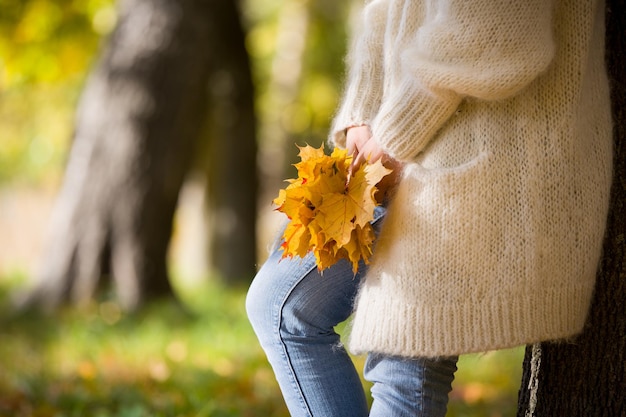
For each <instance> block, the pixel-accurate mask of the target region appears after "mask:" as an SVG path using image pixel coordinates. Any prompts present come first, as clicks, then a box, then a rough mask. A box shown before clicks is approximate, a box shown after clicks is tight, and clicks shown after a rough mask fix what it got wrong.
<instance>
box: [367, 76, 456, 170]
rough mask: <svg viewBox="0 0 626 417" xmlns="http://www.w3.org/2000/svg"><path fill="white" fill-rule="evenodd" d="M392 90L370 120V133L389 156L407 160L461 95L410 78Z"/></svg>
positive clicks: (426, 142)
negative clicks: (390, 95) (423, 84)
mask: <svg viewBox="0 0 626 417" xmlns="http://www.w3.org/2000/svg"><path fill="white" fill-rule="evenodd" d="M394 91H396V92H397V93H395V96H392V97H389V98H388V99H386V100H385V101H384V103H383V105H382V106H381V108H380V110H379V112H378V114H377V116H376V118H375V119H374V120H373V121H372V125H371V129H372V134H373V137H374V138H375V139H376V140H377V141H378V142H379V143H380V145H381V147H382V148H383V149H384V150H385V151H386V152H387V153H388V154H389V155H390V156H392V157H393V158H395V159H397V160H399V161H404V162H410V161H412V160H414V159H415V157H416V156H417V155H418V154H419V153H420V152H421V151H422V150H423V149H424V148H425V147H426V146H427V145H428V143H429V142H430V140H431V139H432V138H433V136H434V135H435V134H436V133H437V131H438V130H439V129H440V128H441V126H443V124H444V123H445V122H446V121H447V120H448V119H449V118H450V116H452V115H453V114H454V112H455V111H456V109H457V107H458V106H459V104H460V103H461V100H462V98H461V96H460V95H458V94H456V93H455V92H453V91H449V90H438V91H432V90H426V89H424V88H423V87H422V86H420V85H419V84H416V83H415V82H414V81H411V80H407V81H405V82H404V84H403V85H401V86H399V87H398V88H396V89H394Z"/></svg>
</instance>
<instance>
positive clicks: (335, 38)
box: [0, 0, 524, 417]
mask: <svg viewBox="0 0 626 417" xmlns="http://www.w3.org/2000/svg"><path fill="white" fill-rule="evenodd" d="M356 3H358V2H337V1H335V0H317V1H306V0H246V1H244V2H242V3H241V4H240V6H241V7H240V17H241V21H242V23H243V27H244V28H245V32H246V37H245V47H246V51H247V53H248V56H249V58H250V63H251V69H252V76H253V84H254V108H255V113H256V119H257V139H256V144H257V146H258V154H257V162H258V171H257V172H258V176H257V178H254V179H253V180H255V181H258V185H259V193H258V205H257V207H256V208H254V207H251V209H253V210H254V214H255V219H256V238H254V239H255V246H256V254H255V256H256V264H257V265H258V264H260V263H261V262H262V261H263V260H264V258H265V256H266V253H267V244H268V242H269V241H270V240H271V238H272V236H273V234H274V232H275V230H276V228H277V225H278V224H279V223H280V221H281V219H282V217H281V215H280V214H278V213H275V212H274V211H273V207H272V206H271V199H272V198H273V197H274V196H275V194H276V192H277V190H278V188H279V187H280V186H282V182H281V181H282V179H283V178H287V177H290V176H292V174H293V172H292V171H291V168H290V164H291V163H293V162H295V155H296V152H297V149H296V147H295V146H294V144H301V145H302V144H304V143H309V144H312V145H319V144H321V143H322V142H323V141H324V139H325V137H326V132H327V129H328V123H329V121H330V119H331V117H332V114H333V111H334V110H335V106H336V105H337V100H338V97H339V94H340V92H341V86H342V80H343V71H344V67H343V64H344V62H343V56H344V54H345V50H346V40H347V38H348V36H349V33H350V28H351V27H353V19H354V15H355V10H356V6H357V5H356ZM118 13H119V9H118V5H117V4H116V3H115V2H114V1H112V0H0V231H2V232H1V233H0V307H1V308H0V313H1V317H0V417H4V416H100V417H105V416H114V415H115V416H121V417H125V416H128V417H131V416H158V415H163V416H246V415H249V416H261V415H262V416H286V415H287V412H286V409H285V407H284V405H283V404H282V399H281V397H280V392H279V391H278V388H277V385H276V383H275V381H274V379H273V375H272V373H271V369H270V367H269V365H268V364H267V362H266V361H265V358H264V355H263V353H262V351H261V350H260V348H259V347H258V344H257V342H256V339H255V338H254V335H253V333H252V330H251V328H250V327H249V325H248V323H247V320H246V318H245V314H244V310H243V300H244V297H245V286H246V284H247V282H249V281H250V280H251V279H252V276H246V277H243V279H241V282H237V283H235V284H234V285H233V283H232V282H229V279H228V278H227V277H224V276H220V272H219V271H216V270H215V268H213V267H212V260H211V248H210V245H211V242H210V241H209V239H208V236H209V235H210V234H211V230H210V229H211V227H212V226H211V225H212V224H213V227H215V224H216V223H212V221H211V216H214V215H215V213H212V212H211V205H210V203H208V202H207V200H208V199H209V195H210V193H209V191H208V189H209V188H210V184H207V182H208V179H207V176H206V175H203V173H206V169H207V168H206V166H205V165H206V164H207V163H209V160H210V158H204V157H200V158H197V160H194V162H193V163H194V164H196V165H194V169H190V170H189V171H188V173H187V174H186V179H185V181H184V185H183V186H182V188H181V191H180V195H179V198H178V203H177V207H176V211H175V215H174V218H173V229H172V235H171V241H170V242H169V249H168V256H167V259H168V271H169V276H170V280H171V283H172V286H173V288H174V294H175V297H171V298H165V299H159V300H157V301H152V302H148V303H145V304H144V305H142V307H141V308H138V309H136V310H134V311H132V312H130V311H127V310H126V309H125V308H124V306H122V305H120V303H118V302H117V300H116V298H115V296H114V294H113V293H112V292H111V291H110V290H105V291H102V292H100V293H98V295H97V297H95V298H94V299H93V300H91V301H89V302H87V303H82V304H81V305H80V306H78V307H76V306H65V305H64V306H63V307H61V308H57V309H55V311H54V313H49V312H33V311H28V312H19V313H16V312H15V311H14V310H13V309H12V304H11V303H12V301H13V300H14V295H15V294H16V293H19V292H20V291H22V290H23V289H24V288H28V287H29V286H30V285H32V281H33V275H36V274H37V269H38V268H39V267H40V265H41V262H42V261H41V258H42V252H44V251H45V248H44V246H45V244H44V241H45V236H46V233H47V230H48V229H49V222H50V217H51V213H52V211H53V207H54V204H55V201H56V198H57V197H58V195H59V189H60V188H61V187H62V183H63V179H64V172H65V167H66V165H67V162H68V158H69V156H68V155H69V151H70V149H71V146H72V138H73V137H74V135H75V132H74V130H75V125H76V121H75V118H76V108H77V106H78V103H79V100H80V97H81V92H82V91H83V89H84V86H85V83H86V82H87V81H86V80H87V77H88V75H89V73H90V72H91V71H93V68H94V66H95V65H96V62H97V61H96V60H97V59H98V56H99V55H100V54H101V52H102V49H103V45H104V44H105V43H106V42H107V40H108V38H109V37H110V35H111V33H113V31H114V29H115V27H116V24H117V23H118V19H119V15H118ZM197 54H202V51H201V50H198V51H197ZM218 80H219V77H218ZM214 82H215V83H217V84H218V85H219V82H218V81H215V78H214ZM102 111H103V112H106V111H108V109H102ZM207 140H208V139H207ZM200 149H202V148H200ZM204 152H210V149H208V150H207V149H206V148H205V149H204ZM220 180H221V181H224V182H225V183H226V185H228V183H229V178H221V179H220ZM214 221H215V220H214ZM220 221H222V222H223V221H224V219H223V218H219V217H218V218H217V223H218V224H219V222H220ZM250 236H254V233H251V234H250ZM523 354H524V352H523V349H521V348H520V349H513V350H507V351H501V352H493V353H487V354H483V355H469V356H466V357H463V358H462V360H461V362H460V364H459V367H460V370H459V373H458V375H457V380H456V381H455V385H454V391H453V393H452V395H451V399H452V401H451V405H450V412H449V415H451V416H492V417H496V416H513V415H515V413H516V409H517V399H516V397H517V390H518V388H519V384H520V380H521V371H522V368H521V367H522V357H523ZM355 361H356V362H357V364H359V366H360V365H361V364H362V358H355Z"/></svg>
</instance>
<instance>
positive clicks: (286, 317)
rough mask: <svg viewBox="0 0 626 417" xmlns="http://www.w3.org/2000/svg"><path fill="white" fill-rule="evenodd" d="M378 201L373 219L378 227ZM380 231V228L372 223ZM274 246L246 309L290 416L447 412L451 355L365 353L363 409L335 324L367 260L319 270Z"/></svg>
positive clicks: (395, 416) (392, 416) (347, 310)
mask: <svg viewBox="0 0 626 417" xmlns="http://www.w3.org/2000/svg"><path fill="white" fill-rule="evenodd" d="M383 215H384V210H383V209H377V211H376V219H375V221H374V227H375V228H376V229H378V228H379V227H380V223H381V221H380V220H381V218H382V217H383ZM376 231H377V232H378V230H376ZM281 256H282V251H281V250H280V249H278V250H274V251H273V252H272V253H271V255H270V257H269V258H268V260H267V261H266V262H265V264H264V265H263V267H262V268H261V270H260V271H259V272H258V274H257V276H256V277H255V279H254V281H253V282H252V285H251V286H250V290H249V292H248V297H247V300H246V308H247V311H248V317H249V319H250V322H251V323H252V327H253V328H254V330H255V332H256V334H257V337H258V338H259V341H260V343H261V346H262V347H263V349H264V350H265V353H266V355H267V358H268V360H269V362H270V364H271V365H272V367H273V369H274V373H275V375H276V379H277V380H278V384H279V385H280V388H281V391H282V393H283V397H284V398H285V402H286V404H287V407H288V409H289V411H290V413H291V415H292V416H294V417H296V416H303V417H304V416H307V417H318V416H319V417H352V416H354V417H364V416H368V415H369V416H381V417H383V416H384V417H402V416H407V417H408V416H412V417H415V416H428V417H432V416H442V417H443V416H445V414H446V406H447V402H448V394H449V392H450V390H451V384H452V380H453V379H454V372H455V371H456V360H457V358H456V357H454V358H439V359H428V358H400V357H394V356H388V355H384V354H379V353H370V354H369V355H368V357H367V360H366V362H365V370H364V377H365V379H367V380H368V381H371V382H373V387H372V390H371V393H372V398H373V399H374V401H373V404H372V408H371V410H369V411H368V406H367V401H366V396H365V393H364V390H363V387H362V385H361V381H360V379H359V375H358V373H357V371H356V369H355V367H354V365H353V363H352V360H351V359H350V357H349V356H348V354H347V352H346V350H345V349H344V347H343V346H342V345H341V342H340V339H339V335H338V334H337V333H336V332H335V330H334V327H335V326H336V325H337V324H339V323H341V322H343V321H345V320H346V319H347V318H348V317H349V316H350V314H351V312H352V308H353V302H354V298H355V296H356V293H357V290H358V287H359V283H360V281H361V278H362V276H363V274H364V272H365V269H366V268H365V265H360V266H359V273H357V275H356V276H354V275H353V273H352V267H351V265H350V264H349V263H348V262H344V261H342V262H339V263H338V264H336V265H334V266H332V267H331V268H328V269H326V270H324V272H323V274H320V273H319V272H318V271H317V268H316V266H315V258H314V257H313V255H312V254H309V255H308V256H306V257H305V258H304V259H300V258H297V257H296V258H293V259H288V258H285V259H282V260H281Z"/></svg>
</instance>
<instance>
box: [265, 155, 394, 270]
mask: <svg viewBox="0 0 626 417" xmlns="http://www.w3.org/2000/svg"><path fill="white" fill-rule="evenodd" d="M299 156H300V160H301V161H300V162H299V163H297V164H295V165H294V166H295V167H296V169H297V170H298V178H296V179H289V180H287V182H289V185H288V186H287V187H286V188H285V189H282V190H280V192H279V194H278V197H276V198H275V199H274V204H276V205H277V210H278V211H281V212H283V213H285V214H286V215H287V217H288V218H289V219H290V223H289V224H288V226H287V228H286V229H285V232H284V234H283V239H284V242H283V244H282V248H283V251H284V253H283V258H284V257H293V256H296V255H297V256H300V257H303V256H305V255H306V254H307V253H308V252H309V251H312V252H313V254H314V256H315V259H316V262H317V266H318V268H319V269H320V270H323V269H326V268H328V267H330V266H332V265H334V264H335V263H336V262H338V261H339V260H340V259H347V260H348V261H349V262H350V263H351V264H352V269H353V271H354V272H355V273H356V271H357V268H358V264H359V261H360V260H363V261H364V262H365V263H368V262H369V258H370V256H371V255H372V244H373V242H374V232H373V229H372V227H371V224H370V222H371V221H372V220H373V218H374V208H375V207H376V206H377V205H378V203H377V202H376V200H375V198H374V195H375V193H376V191H377V189H376V184H377V183H378V182H380V180H381V179H382V178H383V177H385V176H386V175H388V174H389V173H391V170H390V169H387V168H385V167H384V166H383V165H382V163H381V162H380V161H377V162H376V163H373V164H363V165H362V166H360V167H359V168H358V169H356V170H355V171H354V172H352V173H351V174H352V175H349V171H350V164H351V162H352V157H351V156H349V155H348V154H347V151H346V150H344V149H338V148H337V149H335V150H333V152H332V154H331V155H330V156H328V155H326V154H324V149H323V147H320V148H313V147H311V146H305V147H302V148H300V153H299Z"/></svg>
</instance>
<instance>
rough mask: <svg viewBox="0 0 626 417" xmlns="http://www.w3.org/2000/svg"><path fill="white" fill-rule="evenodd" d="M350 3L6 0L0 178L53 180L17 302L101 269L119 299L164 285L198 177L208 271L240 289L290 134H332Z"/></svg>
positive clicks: (45, 297) (83, 291)
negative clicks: (37, 256)
mask: <svg viewBox="0 0 626 417" xmlns="http://www.w3.org/2000/svg"><path fill="white" fill-rule="evenodd" d="M237 6H241V7H240V8H239V9H238V8H237ZM352 7H353V4H352V3H351V2H335V1H331V0H321V1H315V2H313V1H308V0H267V1H261V0H248V1H243V2H241V3H239V2H223V1H218V0H216V1H209V2H202V1H196V2H193V1H191V0H184V1H183V0H169V1H166V0H161V1H157V0H152V1H143V2H142V1H131V0H124V1H122V0H120V1H119V4H116V3H115V1H114V0H86V1H78V0H60V1H52V0H26V1H18V0H0V33H1V35H2V37H1V39H0V122H1V123H2V129H1V130H0V142H2V146H0V183H4V184H5V185H7V184H9V185H11V186H14V185H15V184H30V185H31V186H32V185H33V184H34V185H35V187H44V188H48V189H53V190H56V189H57V188H60V189H61V191H60V194H59V197H58V201H57V204H56V208H55V209H54V211H53V217H52V221H51V231H50V233H49V237H48V240H47V247H46V250H45V252H44V254H43V255H44V256H43V257H42V258H41V262H40V268H38V271H39V272H38V273H37V274H36V277H35V278H36V279H35V281H36V285H37V286H36V287H35V288H34V290H33V291H32V292H31V293H30V294H29V295H28V297H27V298H26V302H29V303H32V302H38V303H42V304H44V305H49V306H54V305H57V304H58V303H60V302H62V301H66V300H74V301H78V302H84V301H87V300H89V299H91V297H92V296H93V295H94V293H95V292H96V291H97V290H98V289H99V287H100V286H101V285H100V284H102V283H104V282H106V281H107V279H109V278H112V281H113V282H114V283H115V289H116V291H117V293H118V296H119V297H120V299H121V300H122V302H123V303H124V305H126V306H127V307H132V306H134V305H137V303H139V302H140V300H141V299H142V296H143V295H147V296H149V295H151V294H152V295H159V294H161V295H163V294H169V293H170V292H171V285H170V282H169V279H168V266H167V265H166V260H167V257H168V255H167V251H168V242H170V237H171V236H172V233H174V234H176V233H177V232H179V231H178V229H177V227H176V225H175V228H174V230H173V231H172V218H173V217H174V211H175V209H176V203H177V198H178V194H179V190H180V189H181V186H182V184H183V183H184V182H185V181H187V182H190V181H191V182H193V180H194V179H197V178H200V179H201V181H200V183H201V184H203V188H204V189H203V191H202V192H203V194H204V195H205V196H206V197H205V198H203V199H202V201H203V202H204V204H205V207H204V209H202V210H203V216H204V220H205V221H204V223H203V224H202V227H201V230H198V231H197V232H196V233H197V234H199V235H203V236H205V235H206V236H207V238H204V239H200V240H199V241H198V240H196V245H197V246H199V247H202V253H203V255H202V256H203V257H204V258H206V259H208V265H207V266H208V268H209V269H208V271H209V272H210V274H211V276H212V277H217V278H221V279H223V280H225V281H227V282H230V283H234V284H237V283H247V282H249V280H250V279H251V278H252V276H253V274H254V269H255V261H256V257H257V253H256V251H257V249H256V247H257V238H256V235H255V232H256V230H257V229H258V228H259V226H258V225H257V224H256V223H255V221H256V219H257V213H259V214H258V216H259V218H260V221H261V222H262V223H267V222H266V221H265V218H264V215H265V214H264V213H267V212H270V210H271V199H272V197H273V195H274V194H275V192H276V190H277V189H278V187H279V186H280V185H281V183H280V182H281V180H282V179H283V178H286V177H288V176H290V175H291V174H290V173H289V172H288V170H289V169H292V168H291V167H290V164H291V163H292V162H293V160H294V156H295V153H296V152H297V149H296V147H295V146H294V143H298V144H304V143H311V144H313V145H317V144H319V143H321V142H322V141H323V140H324V139H325V137H326V133H327V129H328V124H329V122H330V119H331V117H332V113H333V111H334V109H335V106H336V102H337V98H338V96H339V91H340V88H341V82H342V72H343V56H344V53H345V40H346V38H347V34H348V30H347V28H348V26H349V24H348V20H349V19H348V18H349V14H350V11H351V9H352ZM185 19H188V20H187V21H186V20H185ZM242 22H243V28H245V30H243V28H242ZM246 30H247V32H248V34H247V36H244V34H245V31H246ZM101 42H102V43H103V44H104V45H105V47H104V48H103V50H102V52H101V54H98V49H99V45H100V43H101ZM244 47H245V49H244ZM98 55H100V57H99V59H98V60H97V61H95V58H97V57H98ZM90 68H92V69H91V71H89V69H90ZM250 69H252V71H253V78H252V79H251V76H250ZM89 72H91V74H90V75H89V77H87V75H86V74H88V73H89ZM81 91H82V93H81ZM255 91H256V92H255ZM253 94H255V95H253ZM79 98H80V104H78V102H79ZM253 99H254V101H252V100H253ZM75 108H77V109H78V111H77V112H76V113H75V112H74V109H75ZM74 117H75V118H76V120H75V121H74ZM255 118H256V119H257V120H258V123H257V122H256V121H255ZM257 126H258V127H259V129H258V135H257V138H258V140H255V134H256V132H257V130H256V127H257ZM70 139H71V141H70ZM257 147H258V148H259V150H260V155H259V158H258V166H259V167H260V175H258V176H257V174H256V168H257V165H256V164H255V155H256V151H257ZM70 148H71V149H72V151H71V153H70V152H69V149H70ZM66 159H67V169H65V170H64V165H65V160H66ZM61 183H62V184H63V185H62V187H61ZM257 186H260V187H261V191H262V194H261V196H260V202H261V210H260V212H257V210H256V199H257V192H256V189H257ZM174 221H175V222H176V221H178V220H176V218H175V220H174ZM261 228H263V225H262V226H261ZM266 240H267V236H263V240H261V245H260V246H264V244H265V243H266V242H265V241H266ZM203 245H206V247H203ZM170 256H171V255H170ZM263 256H264V255H263V254H261V255H260V258H262V257H263ZM261 260H262V259H261ZM169 269H170V270H171V266H170V268H169ZM183 270H184V268H183Z"/></svg>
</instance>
